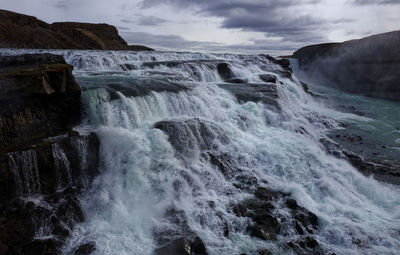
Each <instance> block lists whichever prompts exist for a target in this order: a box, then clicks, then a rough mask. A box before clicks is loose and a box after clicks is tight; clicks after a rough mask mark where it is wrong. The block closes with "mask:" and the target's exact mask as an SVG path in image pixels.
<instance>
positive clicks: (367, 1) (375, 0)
mask: <svg viewBox="0 0 400 255" xmlns="http://www.w3.org/2000/svg"><path fill="white" fill-rule="evenodd" d="M350 2H351V3H352V4H354V5H371V4H376V5H391V4H400V0H351V1H350Z"/></svg>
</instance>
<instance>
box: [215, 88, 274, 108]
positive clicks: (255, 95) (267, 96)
mask: <svg viewBox="0 0 400 255" xmlns="http://www.w3.org/2000/svg"><path fill="white" fill-rule="evenodd" d="M218 86H219V87H221V88H223V89H226V90H228V91H229V92H231V93H232V94H234V95H235V96H236V98H237V99H238V101H239V102H247V101H253V102H262V103H264V104H265V105H267V106H272V107H273V108H275V109H280V105H279V102H278V99H279V95H278V91H277V88H276V84H273V83H268V84H265V83H263V84H253V83H247V84H240V85H237V84H228V83H225V84H218Z"/></svg>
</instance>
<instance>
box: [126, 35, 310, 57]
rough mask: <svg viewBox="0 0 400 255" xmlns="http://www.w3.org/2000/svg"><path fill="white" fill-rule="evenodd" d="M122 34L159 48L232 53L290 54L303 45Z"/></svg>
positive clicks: (135, 42) (127, 37) (132, 41)
mask: <svg viewBox="0 0 400 255" xmlns="http://www.w3.org/2000/svg"><path fill="white" fill-rule="evenodd" d="M121 35H122V36H123V37H124V39H125V40H127V41H128V43H129V44H143V45H146V46H149V47H152V48H154V49H158V50H176V49H184V50H185V51H207V52H232V53H250V54H259V53H269V54H274V53H275V55H282V54H289V53H291V52H292V51H293V50H295V49H297V48H299V47H300V46H302V45H301V44H293V43H290V42H277V41H274V40H268V39H265V40H253V41H252V42H253V44H251V45H242V44H240V45H239V44H235V45H224V44H221V43H215V42H200V41H190V40H186V39H184V38H182V37H180V36H177V35H155V34H151V33H144V32H122V33H121Z"/></svg>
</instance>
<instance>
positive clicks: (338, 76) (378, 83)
mask: <svg viewBox="0 0 400 255" xmlns="http://www.w3.org/2000/svg"><path fill="white" fill-rule="evenodd" d="M399 45H400V31H394V32H390V33H384V34H378V35H374V36H370V37H366V38H363V39H359V40H352V41H347V42H343V43H327V44H319V45H311V46H307V47H304V48H301V49H299V50H298V51H296V52H295V53H294V54H293V57H294V58H296V59H298V61H299V67H300V68H301V69H303V70H304V71H305V72H306V73H307V74H309V75H310V76H311V77H312V78H315V79H320V78H323V79H324V80H325V79H327V80H328V81H329V85H331V86H335V87H337V88H340V89H342V90H345V91H347V92H351V93H359V94H363V95H367V96H371V97H376V98H383V99H388V100H396V101H400V73H399V70H400V47H399Z"/></svg>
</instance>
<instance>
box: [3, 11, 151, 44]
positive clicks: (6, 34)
mask: <svg viewBox="0 0 400 255" xmlns="http://www.w3.org/2000/svg"><path fill="white" fill-rule="evenodd" d="M0 21H1V22H0V48H34V49H97V50H152V49H150V48H148V47H145V46H140V45H130V46H128V45H127V43H126V42H125V41H124V40H123V39H122V38H121V37H120V36H119V34H118V31H117V29H116V28H115V27H114V26H111V25H107V24H89V23H77V22H56V23H53V24H48V23H46V22H43V21H41V20H38V19H37V18H35V17H32V16H28V15H23V14H19V13H15V12H10V11H6V10H0Z"/></svg>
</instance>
